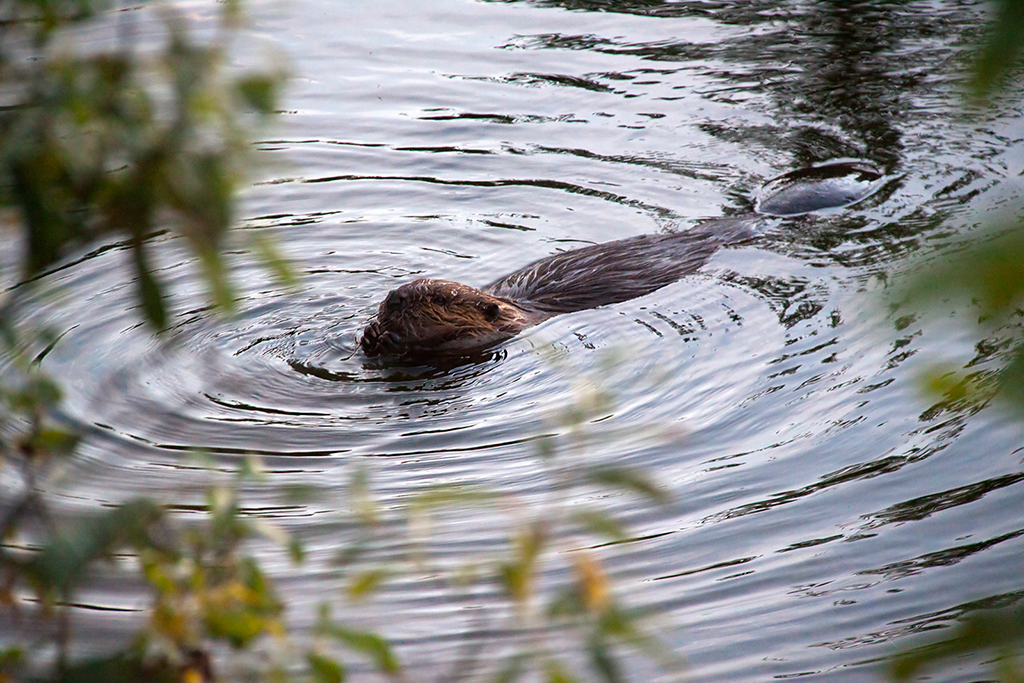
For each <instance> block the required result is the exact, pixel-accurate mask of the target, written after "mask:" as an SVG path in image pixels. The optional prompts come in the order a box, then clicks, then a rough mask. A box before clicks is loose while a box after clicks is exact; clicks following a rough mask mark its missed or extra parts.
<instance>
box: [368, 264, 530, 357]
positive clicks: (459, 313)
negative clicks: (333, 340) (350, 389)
mask: <svg viewBox="0 0 1024 683" xmlns="http://www.w3.org/2000/svg"><path fill="white" fill-rule="evenodd" d="M534 317H535V316H533V315H531V313H530V312H529V311H527V310H525V309H523V308H522V307H520V306H519V305H517V304H516V303H515V302H513V301H511V300H509V299H506V298H504V297H499V296H492V295H490V294H487V293H485V292H482V291H480V290H479V289H475V288H473V287H469V286H467V285H463V284H460V283H458V282H450V281H448V280H428V279H423V280H414V281H413V282H409V283H407V284H404V285H402V286H401V287H399V288H398V289H395V290H392V291H391V293H389V294H388V295H387V297H385V299H384V301H383V302H381V304H380V308H378V309H377V319H376V321H373V322H371V323H370V324H369V325H367V326H366V329H365V330H363V337H362V339H361V340H360V341H359V344H360V346H362V348H363V352H364V353H365V354H366V355H367V356H380V355H384V356H398V357H422V356H427V355H430V354H453V353H455V354H458V353H468V352H471V351H474V350H477V349H480V348H482V347H485V346H488V345H490V344H494V343H496V342H499V341H502V340H504V339H508V338H510V337H513V336H515V335H516V334H518V333H519V332H520V331H522V330H523V328H525V327H528V326H529V325H531V324H535V323H536V322H537V321H536V320H534Z"/></svg>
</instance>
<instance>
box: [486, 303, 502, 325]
mask: <svg viewBox="0 0 1024 683" xmlns="http://www.w3.org/2000/svg"><path fill="white" fill-rule="evenodd" d="M499 315H501V309H500V308H498V304H496V303H494V302H493V301H491V302H489V303H486V304H484V318H486V319H487V322H489V323H493V322H494V321H495V320H497V319H498V316H499Z"/></svg>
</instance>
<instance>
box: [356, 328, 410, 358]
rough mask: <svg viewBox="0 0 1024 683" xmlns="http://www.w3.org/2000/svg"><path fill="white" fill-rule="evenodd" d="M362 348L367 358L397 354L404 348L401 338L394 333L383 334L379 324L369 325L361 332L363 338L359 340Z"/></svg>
mask: <svg viewBox="0 0 1024 683" xmlns="http://www.w3.org/2000/svg"><path fill="white" fill-rule="evenodd" d="M359 345H360V346H361V347H363V353H365V354H366V355H367V356H379V355H381V354H397V353H399V352H400V351H401V350H402V349H403V348H404V346H405V344H404V343H403V342H402V337H400V336H399V335H398V333H396V332H394V331H388V332H384V331H383V330H382V329H381V326H380V324H378V323H370V324H369V325H367V326H366V329H365V330H363V337H362V339H360V340H359Z"/></svg>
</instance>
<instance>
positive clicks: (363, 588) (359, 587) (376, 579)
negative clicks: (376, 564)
mask: <svg viewBox="0 0 1024 683" xmlns="http://www.w3.org/2000/svg"><path fill="white" fill-rule="evenodd" d="M386 577H387V572H386V571H384V570H383V569H371V570H370V571H365V572H361V573H359V574H357V575H356V576H355V577H354V578H353V579H352V583H351V584H349V587H348V594H349V596H350V597H352V598H353V599H357V600H358V599H359V598H365V597H367V596H368V595H370V594H371V593H373V592H374V591H376V590H377V587H378V586H380V584H381V583H382V582H383V581H384V579H385V578H386Z"/></svg>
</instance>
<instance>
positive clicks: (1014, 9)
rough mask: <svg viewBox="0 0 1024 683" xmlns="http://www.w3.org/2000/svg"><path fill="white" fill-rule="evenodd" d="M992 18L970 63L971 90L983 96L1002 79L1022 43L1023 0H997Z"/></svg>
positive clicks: (1017, 57)
mask: <svg viewBox="0 0 1024 683" xmlns="http://www.w3.org/2000/svg"><path fill="white" fill-rule="evenodd" d="M996 6H997V7H996V19H995V21H994V22H993V23H992V25H991V27H990V29H989V35H988V38H987V40H986V42H985V44H984V45H983V46H982V49H981V52H980V54H979V55H978V60H977V62H976V63H975V66H974V83H973V85H974V91H975V94H976V95H977V96H985V95H987V94H988V93H989V92H991V90H992V88H993V87H995V85H996V84H997V83H998V82H999V81H1000V80H1002V78H1003V77H1004V76H1005V75H1006V73H1007V72H1008V71H1009V70H1010V68H1011V67H1012V66H1014V64H1016V63H1017V61H1018V59H1019V57H1020V51H1021V46H1022V44H1024V39H1022V38H1021V36H1024V2H1022V1H1021V0H1000V1H999V2H998V3H996Z"/></svg>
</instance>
